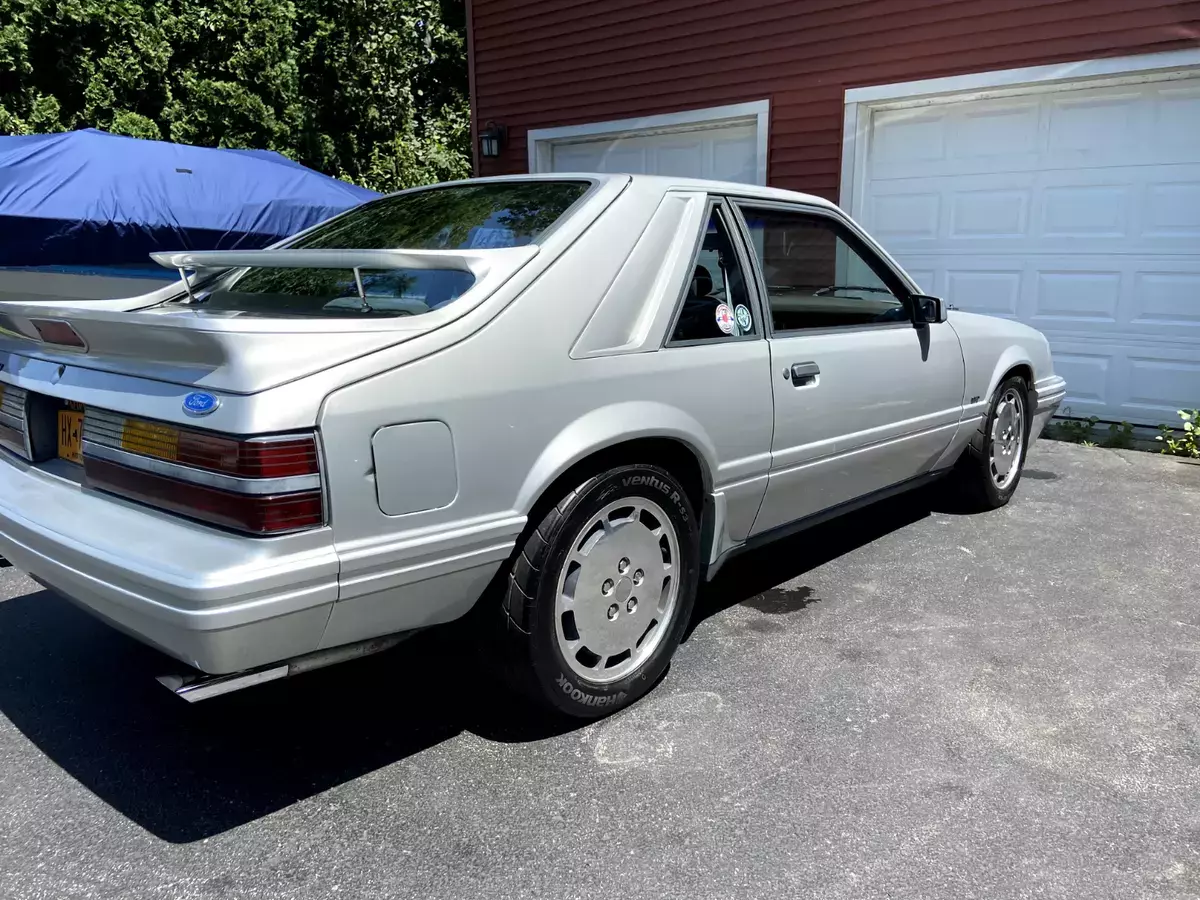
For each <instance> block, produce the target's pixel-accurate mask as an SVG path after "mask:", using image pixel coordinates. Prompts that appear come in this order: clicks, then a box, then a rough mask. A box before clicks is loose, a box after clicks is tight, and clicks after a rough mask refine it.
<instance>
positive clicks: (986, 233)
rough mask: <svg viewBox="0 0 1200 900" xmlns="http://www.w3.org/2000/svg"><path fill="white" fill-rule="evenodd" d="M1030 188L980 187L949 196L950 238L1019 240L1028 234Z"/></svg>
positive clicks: (948, 225)
mask: <svg viewBox="0 0 1200 900" xmlns="http://www.w3.org/2000/svg"><path fill="white" fill-rule="evenodd" d="M1029 206H1030V191H1029V189H1028V188H1001V189H995V188H981V189H977V190H961V191H957V192H952V193H951V194H950V221H949V223H948V224H947V228H946V233H947V237H950V238H973V239H979V238H992V239H997V238H998V239H1002V240H1010V239H1014V238H1015V239H1017V240H1020V239H1022V238H1024V237H1025V235H1026V234H1027V233H1028V231H1029Z"/></svg>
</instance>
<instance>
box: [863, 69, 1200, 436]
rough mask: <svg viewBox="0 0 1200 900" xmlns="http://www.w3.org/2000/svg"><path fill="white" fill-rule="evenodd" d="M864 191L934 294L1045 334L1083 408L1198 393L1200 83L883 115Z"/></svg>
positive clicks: (1128, 412)
mask: <svg viewBox="0 0 1200 900" xmlns="http://www.w3.org/2000/svg"><path fill="white" fill-rule="evenodd" d="M856 192H858V193H857V196H858V197H859V198H860V199H859V200H858V201H857V203H856V204H855V211H856V212H857V213H858V214H859V216H860V218H861V219H862V221H863V224H864V225H865V226H866V228H867V229H868V230H869V231H870V232H871V233H872V234H873V235H874V236H875V237H876V238H877V239H879V240H880V241H881V242H882V243H883V244H884V245H885V246H886V247H887V248H888V250H889V251H890V252H891V253H892V254H893V255H894V256H895V257H896V259H897V260H898V261H899V262H900V263H901V265H903V266H904V267H905V269H906V270H908V271H909V272H910V274H913V275H914V276H915V277H916V278H917V280H918V283H919V284H920V285H921V286H922V288H923V289H924V290H926V291H929V292H931V293H935V294H942V295H944V296H945V297H946V298H947V299H948V300H949V301H950V302H951V303H953V304H954V305H955V306H957V307H959V308H961V309H966V310H970V311H974V312H981V313H986V314H989V315H995V316H1003V317H1006V318H1015V319H1018V320H1020V321H1023V322H1027V323H1029V324H1031V325H1033V326H1034V327H1036V328H1038V329H1040V330H1041V331H1043V332H1044V333H1045V334H1046V336H1047V337H1048V338H1049V340H1050V342H1051V345H1052V346H1053V347H1054V348H1055V351H1056V357H1057V358H1056V366H1058V367H1059V368H1060V369H1061V371H1062V373H1063V374H1064V376H1065V377H1066V378H1067V380H1068V382H1069V383H1070V384H1071V391H1072V394H1071V395H1070V396H1069V397H1068V401H1070V404H1071V405H1073V406H1074V407H1075V409H1074V410H1073V412H1074V414H1077V415H1093V414H1094V415H1097V416H1100V417H1101V418H1107V419H1117V420H1120V419H1127V420H1129V421H1137V422H1143V423H1146V424H1156V423H1157V422H1161V421H1165V420H1166V419H1169V418H1170V415H1166V414H1168V413H1173V411H1174V409H1175V408H1178V407H1179V406H1180V405H1185V404H1186V405H1191V404H1195V403H1196V402H1200V78H1197V77H1189V78H1186V79H1185V78H1174V79H1173V80H1165V81H1151V82H1144V83H1140V84H1130V85H1120V86H1112V85H1109V86H1105V87H1084V88H1081V89H1076V90H1070V89H1064V88H1058V89H1054V90H1036V91H1032V92H1030V93H1026V94H1021V95H1017V96H1009V97H999V98H990V99H985V100H949V101H947V102H940V103H938V102H935V103H933V104H929V103H927V102H926V103H925V104H923V105H921V106H919V107H918V106H914V107H911V108H893V109H876V110H874V111H872V113H871V114H870V117H869V119H868V135H867V150H866V158H865V160H864V165H863V177H862V180H861V181H860V182H858V187H857V188H856ZM1184 398H1190V399H1184Z"/></svg>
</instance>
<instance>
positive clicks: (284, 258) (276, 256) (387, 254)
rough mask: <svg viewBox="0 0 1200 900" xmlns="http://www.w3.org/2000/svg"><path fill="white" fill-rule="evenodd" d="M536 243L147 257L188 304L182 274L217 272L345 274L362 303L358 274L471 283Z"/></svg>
mask: <svg viewBox="0 0 1200 900" xmlns="http://www.w3.org/2000/svg"><path fill="white" fill-rule="evenodd" d="M537 252H538V248H537V245H536V244H527V245H525V246H523V247H505V248H500V249H495V250H286V249H285V250H201V251H197V252H194V253H192V252H167V253H151V254H150V258H151V259H153V260H154V261H155V262H156V263H158V264H159V265H160V266H163V267H165V268H168V269H178V270H179V277H180V279H181V280H182V281H183V287H184V289H185V290H186V291H187V295H188V299H189V300H192V301H194V300H195V299H196V297H195V295H194V294H193V293H192V285H191V282H190V281H189V280H188V272H189V271H191V272H196V273H199V272H204V271H218V270H221V269H243V268H267V269H350V270H351V271H352V272H353V273H354V283H355V286H356V287H357V289H358V297H359V299H360V300H362V301H363V302H364V303H365V302H366V291H365V290H364V289H363V283H362V270H363V269H451V270H454V271H458V272H470V273H471V275H473V276H474V277H475V282H476V284H478V283H480V282H483V281H484V280H486V279H487V276H488V275H489V274H492V273H494V272H502V273H503V277H505V278H507V277H508V275H511V274H512V273H513V272H515V271H516V270H517V269H519V268H521V266H523V265H525V263H527V262H529V260H531V259H533V257H535V256H536V255H537Z"/></svg>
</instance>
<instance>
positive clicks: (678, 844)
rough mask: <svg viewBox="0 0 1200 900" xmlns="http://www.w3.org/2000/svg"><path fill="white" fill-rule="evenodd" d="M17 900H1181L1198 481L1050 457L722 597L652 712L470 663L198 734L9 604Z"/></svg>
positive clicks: (264, 706) (389, 659)
mask: <svg viewBox="0 0 1200 900" xmlns="http://www.w3.org/2000/svg"><path fill="white" fill-rule="evenodd" d="M0 600H2V601H3V602H0V897H4V898H11V900H24V898H55V900H59V898H75V897H95V898H109V897H111V898H122V900H128V898H142V897H147V898H150V897H153V898H158V897H162V898H193V897H205V898H208V897H212V898H218V897H220V898H234V897H256V898H257V897H261V898H272V900H276V898H293V897H296V898H298V897H304V898H315V897H320V898H325V897H370V898H383V897H421V898H443V897H444V898H452V900H462V898H468V897H476V896H484V897H488V898H506V897H547V898H569V897H580V898H588V900H601V898H603V900H621V898H630V897H647V898H656V900H657V898H675V897H679V898H709V897H713V898H717V897H721V898H732V897H739V898H740V897H745V898H764V897H820V898H851V897H855V898H858V897H889V898H890V897H896V898H900V897H903V898H915V897H929V898H934V897H936V898H948V900H949V898H953V900H963V898H974V897H978V898H988V900H1000V898H1015V897H1039V898H1045V897H1061V898H1071V900H1078V898H1089V900H1096V898H1106V897H1114V898H1116V897H1119V898H1141V897H1146V898H1159V897H1162V898H1168V897H1169V898H1184V897H1187V898H1195V897H1198V896H1200V467H1195V466H1188V465H1184V464H1181V463H1177V462H1174V461H1171V460H1167V459H1165V458H1162V457H1158V456H1153V455H1147V454H1136V453H1126V452H1114V451H1106V450H1099V449H1085V448H1081V447H1074V446H1068V445H1063V444H1053V443H1048V442H1044V441H1043V442H1041V443H1039V444H1038V445H1037V447H1036V448H1035V450H1034V452H1033V455H1032V457H1031V460H1030V469H1029V470H1028V471H1027V472H1026V476H1025V481H1024V482H1023V483H1022V485H1021V487H1020V489H1019V490H1018V493H1017V496H1016V498H1015V500H1014V501H1013V503H1012V504H1011V505H1010V506H1009V507H1007V508H1006V509H1004V510H1002V511H999V512H996V513H992V514H988V515H982V516H965V515H959V514H957V513H956V512H955V511H954V510H953V508H952V506H950V505H947V503H946V500H945V499H944V498H943V497H941V496H940V495H939V494H937V493H936V492H926V493H922V494H919V495H916V496H911V497H908V498H901V499H899V500H896V501H892V502H889V503H887V504H885V505H883V506H880V507H877V508H874V509H870V510H867V511H864V512H862V513H859V514H855V515H854V516H852V517H849V518H847V519H844V520H842V521H840V522H837V523H834V524H832V525H829V526H825V527H823V528H820V529H818V530H815V531H812V532H809V533H807V534H804V535H801V536H799V537H797V538H795V539H792V540H790V541H788V542H786V543H784V544H783V545H780V546H776V547H774V548H772V549H770V550H767V551H764V552H760V553H757V554H754V555H750V556H746V557H743V558H742V559H740V560H738V561H736V562H735V563H731V564H730V565H729V566H728V567H727V568H726V569H725V570H724V571H723V572H722V574H721V576H720V577H719V578H718V580H717V581H716V582H715V583H714V584H713V585H712V586H711V587H710V588H709V589H708V590H707V591H706V593H705V595H704V597H703V598H702V608H701V610H700V611H699V615H698V617H697V621H696V624H695V628H694V631H693V632H692V634H691V636H690V638H689V640H688V641H687V643H686V644H685V645H684V646H683V647H682V648H681V649H680V651H679V654H678V656H677V658H676V662H675V664H674V665H673V667H672V669H671V671H670V672H669V674H668V676H667V678H666V680H665V681H664V682H663V683H662V684H661V685H660V686H659V687H658V689H657V690H656V691H655V692H654V693H653V694H651V695H650V696H649V697H647V698H646V699H645V700H644V701H643V702H642V703H640V704H638V705H637V706H635V707H634V708H632V709H630V710H627V711H626V712H624V713H621V714H619V715H617V716H615V717H613V718H611V719H608V720H605V721H603V722H599V723H596V724H593V725H590V726H587V727H584V728H576V729H565V728H563V727H562V726H560V725H555V724H553V723H550V722H547V721H545V720H541V719H538V718H536V717H528V716H523V715H522V714H520V713H519V711H516V710H514V709H512V708H511V707H510V706H509V705H508V704H507V703H506V701H505V699H504V696H503V695H502V694H500V693H498V691H497V688H496V686H495V684H494V683H493V682H492V681H491V680H490V679H489V678H487V677H486V674H485V673H482V672H480V671H478V670H477V668H476V664H475V662H474V660H473V658H472V656H471V655H470V654H469V653H468V652H466V648H465V647H464V646H463V644H462V642H461V640H460V639H459V635H458V633H457V632H456V631H455V630H454V629H448V630H446V631H444V632H440V633H430V634H427V635H424V636H421V637H419V638H416V639H414V640H413V641H412V642H410V643H409V644H407V645H402V646H401V647H400V648H398V650H396V651H394V652H393V653H391V654H388V655H385V656H381V657H377V658H375V659H372V660H367V661H364V662H361V663H356V664H352V665H348V666H343V667H341V668H335V669H330V670H327V671H324V672H320V673H315V674H312V675H308V676H304V677H302V678H298V679H295V680H293V681H290V682H285V683H277V684H272V685H267V686H264V687H262V688H258V689H255V690H253V691H248V692H245V693H242V694H238V695H233V696H231V697H227V698H222V699H219V700H214V701H210V702H207V703H203V704H200V705H198V706H195V707H189V706H187V705H186V704H184V703H183V702H181V701H178V700H176V699H175V698H173V697H171V696H169V695H168V694H167V693H166V692H165V691H164V690H163V689H162V688H161V687H159V686H158V685H157V684H155V683H154V682H153V681H152V680H151V676H152V675H154V674H158V673H159V672H161V671H162V670H163V669H164V662H163V659H162V658H161V657H159V656H157V655H156V654H155V653H153V652H151V651H148V650H145V649H143V648H141V647H139V646H138V645H136V644H135V643H133V642H132V641H129V640H128V639H126V638H124V637H122V636H120V635H118V634H116V633H114V632H111V631H109V630H108V629H107V628H105V627H104V626H102V625H99V624H97V623H95V622H93V621H92V620H91V619H90V618H88V617H87V616H85V615H84V614H82V613H80V612H77V611H76V610H75V609H74V608H72V607H70V606H68V605H67V604H66V603H65V602H64V601H62V600H60V599H59V598H57V597H55V596H53V595H52V594H49V593H47V592H44V591H41V590H40V589H39V588H38V587H37V586H36V585H35V584H33V583H32V582H30V581H28V580H27V579H25V578H24V577H23V576H21V575H20V574H19V573H17V572H16V571H15V570H14V569H11V568H8V569H2V570H0Z"/></svg>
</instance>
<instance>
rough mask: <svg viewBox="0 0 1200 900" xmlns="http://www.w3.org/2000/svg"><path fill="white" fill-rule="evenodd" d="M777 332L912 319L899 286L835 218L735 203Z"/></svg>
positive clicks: (887, 271)
mask: <svg viewBox="0 0 1200 900" xmlns="http://www.w3.org/2000/svg"><path fill="white" fill-rule="evenodd" d="M739 208H740V209H741V211H742V215H743V216H744V217H745V219H746V225H747V227H748V228H749V231H750V239H751V243H752V244H753V246H754V252H755V255H756V256H757V257H758V263H759V266H760V267H761V268H762V274H763V281H764V283H765V284H766V288H767V300H768V305H769V308H770V312H771V325H772V327H773V329H774V330H775V331H777V332H779V331H799V330H803V329H810V328H840V327H846V326H870V325H879V324H886V323H890V322H907V321H909V320H910V316H909V312H908V308H907V306H906V304H905V300H904V298H905V297H906V292H905V290H904V286H903V285H902V284H901V283H900V281H899V279H897V278H896V277H895V275H894V273H892V272H891V271H890V270H889V269H888V268H887V267H886V266H884V265H883V263H882V262H881V261H880V260H879V259H878V258H877V257H875V255H874V254H873V253H871V251H870V250H869V249H868V248H867V247H866V246H865V245H863V244H862V242H861V241H859V240H858V239H857V238H856V237H855V236H854V235H853V234H852V233H851V232H850V231H849V230H847V229H845V228H844V227H843V226H841V225H840V224H839V223H838V222H836V221H834V220H833V219H830V218H827V217H825V216H820V215H812V214H806V213H799V212H788V211H785V210H776V209H766V208H754V207H750V206H740V207H739Z"/></svg>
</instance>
